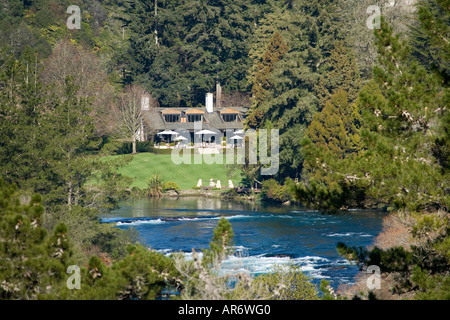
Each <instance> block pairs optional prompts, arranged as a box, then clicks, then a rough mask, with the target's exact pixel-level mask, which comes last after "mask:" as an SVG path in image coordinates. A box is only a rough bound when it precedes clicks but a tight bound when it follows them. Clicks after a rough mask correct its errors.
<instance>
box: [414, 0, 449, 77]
mask: <svg viewBox="0 0 450 320" xmlns="http://www.w3.org/2000/svg"><path fill="white" fill-rule="evenodd" d="M416 6H417V19H418V21H419V25H418V26H414V27H412V36H411V40H410V41H411V45H412V49H413V54H414V56H415V57H417V59H418V60H419V61H420V63H421V64H422V65H424V66H426V67H427V68H428V69H429V70H430V69H431V70H436V71H437V73H438V74H439V75H440V76H441V77H442V78H443V79H444V80H445V81H446V82H448V79H449V76H450V62H449V60H450V59H449V58H450V44H449V42H448V34H449V19H450V14H449V12H450V9H449V7H448V1H447V0H435V1H432V0H426V1H420V2H418V3H417V5H416Z"/></svg>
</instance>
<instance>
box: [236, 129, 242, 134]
mask: <svg viewBox="0 0 450 320" xmlns="http://www.w3.org/2000/svg"><path fill="white" fill-rule="evenodd" d="M234 133H235V134H242V133H244V130H242V129H241V130H238V131H235V132H234Z"/></svg>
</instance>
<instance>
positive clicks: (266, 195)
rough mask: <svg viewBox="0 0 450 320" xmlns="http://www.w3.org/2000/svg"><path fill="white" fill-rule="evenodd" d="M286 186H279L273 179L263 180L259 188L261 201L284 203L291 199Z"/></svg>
mask: <svg viewBox="0 0 450 320" xmlns="http://www.w3.org/2000/svg"><path fill="white" fill-rule="evenodd" d="M289 190H290V189H289V186H288V185H280V184H279V183H278V182H277V181H276V180H275V179H269V180H265V181H263V183H262V187H261V199H262V200H272V201H276V202H286V201H289V200H291V199H292V195H291V192H290V191H289Z"/></svg>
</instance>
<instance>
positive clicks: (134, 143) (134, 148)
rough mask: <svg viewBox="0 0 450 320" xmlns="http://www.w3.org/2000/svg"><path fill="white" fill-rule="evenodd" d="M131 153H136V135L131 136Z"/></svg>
mask: <svg viewBox="0 0 450 320" xmlns="http://www.w3.org/2000/svg"><path fill="white" fill-rule="evenodd" d="M132 153H133V154H135V153H136V137H135V136H133V152H132Z"/></svg>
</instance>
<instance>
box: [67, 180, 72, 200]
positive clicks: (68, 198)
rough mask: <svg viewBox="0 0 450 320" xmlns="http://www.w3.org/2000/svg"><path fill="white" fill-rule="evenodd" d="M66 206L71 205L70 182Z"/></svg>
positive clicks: (70, 183)
mask: <svg viewBox="0 0 450 320" xmlns="http://www.w3.org/2000/svg"><path fill="white" fill-rule="evenodd" d="M67 205H68V206H71V205H72V182H69V194H68V196H67Z"/></svg>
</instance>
